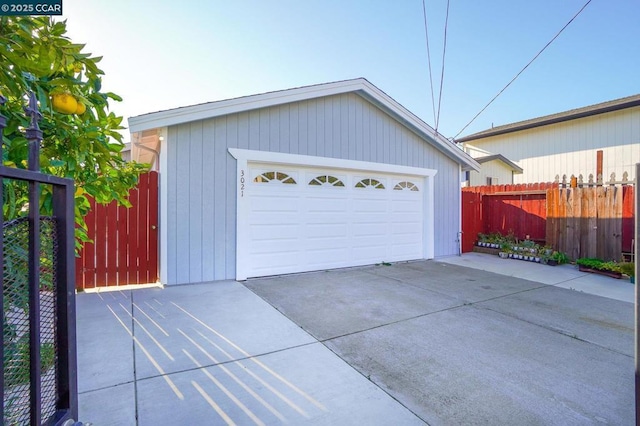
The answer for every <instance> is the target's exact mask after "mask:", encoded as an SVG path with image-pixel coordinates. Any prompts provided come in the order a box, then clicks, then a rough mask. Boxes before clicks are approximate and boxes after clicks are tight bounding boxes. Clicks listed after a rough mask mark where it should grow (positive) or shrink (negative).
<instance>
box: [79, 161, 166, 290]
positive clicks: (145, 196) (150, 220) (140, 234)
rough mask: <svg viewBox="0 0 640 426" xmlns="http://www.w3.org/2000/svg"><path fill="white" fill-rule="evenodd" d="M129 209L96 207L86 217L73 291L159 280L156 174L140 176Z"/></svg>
mask: <svg viewBox="0 0 640 426" xmlns="http://www.w3.org/2000/svg"><path fill="white" fill-rule="evenodd" d="M128 199H129V202H130V203H131V204H132V207H130V208H126V207H123V206H118V205H117V203H116V202H112V203H110V204H108V205H97V204H96V203H95V201H94V200H90V203H91V211H90V212H89V214H88V215H87V216H86V217H85V222H86V224H87V228H88V232H87V233H88V236H89V238H90V239H91V240H93V243H86V244H84V246H83V248H82V249H81V250H80V256H79V257H78V258H77V259H76V288H77V289H79V290H81V289H86V288H92V287H105V286H121V285H127V284H144V283H150V282H155V281H157V279H158V231H157V227H158V174H157V172H149V173H147V174H143V175H141V176H140V180H139V183H138V186H137V188H134V189H132V190H131V191H130V192H129V197H128Z"/></svg>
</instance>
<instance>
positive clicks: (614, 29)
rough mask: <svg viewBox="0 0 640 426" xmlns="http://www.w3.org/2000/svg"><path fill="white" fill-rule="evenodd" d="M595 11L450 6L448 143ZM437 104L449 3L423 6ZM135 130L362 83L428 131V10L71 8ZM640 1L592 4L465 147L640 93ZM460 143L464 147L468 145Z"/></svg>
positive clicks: (267, 4)
mask: <svg viewBox="0 0 640 426" xmlns="http://www.w3.org/2000/svg"><path fill="white" fill-rule="evenodd" d="M585 2H586V0H537V1H525V0H519V1H514V0H486V1H462V0H451V5H450V11H449V25H448V29H447V31H448V36H447V37H448V38H447V50H446V59H445V74H444V86H443V90H442V101H441V110H440V124H439V129H438V130H439V132H440V133H442V134H443V135H444V136H446V137H453V136H455V135H456V134H457V133H458V132H459V131H460V130H461V129H462V127H463V126H464V125H466V124H467V123H468V122H469V121H470V120H471V119H472V118H473V116H474V115H475V114H476V113H477V112H478V111H479V110H480V109H481V108H482V107H483V106H484V105H485V104H486V103H487V102H488V101H489V100H490V99H491V98H492V97H493V96H494V95H495V94H497V93H498V91H499V90H500V89H501V88H502V87H503V86H504V85H505V84H506V83H508V82H509V80H511V79H512V78H513V77H514V76H515V74H516V73H517V72H518V71H519V70H520V69H521V68H522V67H523V66H524V65H525V64H526V63H527V62H528V61H529V60H530V59H531V58H532V57H533V56H534V55H535V54H536V53H537V52H538V51H539V50H540V49H541V48H542V47H543V46H544V45H545V44H546V43H547V42H548V41H549V40H550V39H551V38H552V37H553V36H554V35H555V34H556V32H557V31H559V30H560V28H562V26H564V25H565V24H566V23H567V22H568V21H569V19H571V17H572V16H573V15H574V14H575V13H576V12H577V11H578V10H579V9H580V8H581V7H582V6H583V5H584V3H585ZM426 7H427V19H428V26H429V43H430V49H431V61H432V62H431V66H432V71H433V83H434V90H435V92H436V93H435V96H436V107H437V102H438V99H437V97H438V88H439V84H440V71H441V65H442V50H443V49H442V47H443V33H444V23H445V10H446V0H426ZM63 11H64V18H65V19H67V23H68V30H69V32H68V35H69V36H70V37H71V38H72V39H73V41H74V42H77V43H86V44H87V48H86V50H87V51H88V52H91V53H93V54H95V55H101V56H104V59H103V61H102V62H101V67H102V69H103V70H104V71H105V73H106V76H105V78H104V82H103V87H104V88H105V89H107V90H110V91H113V92H115V93H118V94H119V95H121V96H122V97H123V98H124V101H123V102H122V103H116V104H114V105H113V108H112V109H113V110H114V111H115V112H116V113H118V114H120V115H124V116H125V118H128V117H130V116H135V115H140V114H144V113H148V112H154V111H159V110H163V109H169V108H176V107H180V106H186V105H192V104H196V103H202V102H209V101H216V100H222V99H229V98H234V97H238V96H245V95H251V94H257V93H264V92H269V91H274V90H281V89H288V88H292V87H299V86H304V85H310V84H318V83H325V82H331V81H338V80H344V79H350V78H356V77H365V78H366V79H368V80H369V81H370V82H371V83H373V84H374V85H376V86H377V87H379V88H380V89H381V90H383V91H384V92H386V93H387V94H388V95H389V96H391V97H392V98H394V99H395V100H396V101H398V102H399V103H401V104H402V105H403V106H404V107H406V108H407V109H409V110H410V111H412V112H413V113H414V114H416V115H417V116H419V117H420V118H421V119H423V120H424V121H425V122H427V123H428V124H429V125H431V126H432V127H435V126H434V124H435V123H434V113H433V109H432V102H431V92H430V88H429V87H430V86H429V71H428V61H427V53H426V42H425V28H424V23H423V15H422V0H386V1H379V0H322V1H319V0H233V1H231V0H208V1H205V0H200V1H197V0H182V1H179V0H176V1H151V0H64V1H63ZM639 19H640V1H638V0H592V2H591V4H590V5H589V6H587V8H586V9H585V10H584V11H583V12H582V14H581V15H580V16H579V17H578V18H576V20H575V21H574V22H573V23H572V24H571V25H570V26H569V27H568V28H567V29H566V30H565V31H564V33H563V34H562V35H560V37H559V38H558V39H557V40H556V41H555V42H554V43H553V44H551V46H550V47H549V48H548V49H547V50H546V51H545V52H544V53H543V54H542V55H541V56H540V57H539V58H538V59H537V60H536V62H534V63H533V65H531V67H529V68H528V69H527V71H525V72H524V73H523V74H522V75H521V76H520V78H519V79H518V80H517V81H516V82H515V83H514V84H513V85H512V86H511V87H510V88H509V89H507V91H506V92H505V93H504V94H503V95H502V96H500V97H499V98H498V99H497V100H496V101H495V102H494V103H493V104H492V106H490V107H489V108H488V109H487V110H486V111H485V112H484V113H483V114H482V115H481V116H480V117H479V118H478V119H477V120H476V121H475V122H474V123H473V124H472V125H471V126H469V127H468V128H467V130H465V131H464V133H463V134H462V135H466V134H470V133H473V132H476V131H480V130H484V129H486V128H490V127H491V125H492V124H494V125H496V126H498V125H501V124H506V123H510V122H514V121H520V120H525V119H528V118H534V117H538V116H541V115H546V114H551V113H555V112H560V111H564V110H568V109H572V108H578V107H582V106H586V105H591V104H594V103H598V102H604V101H607V100H611V99H616V98H621V97H624V96H629V95H634V94H637V93H640V25H639V24H638V22H639ZM462 135H461V136H462Z"/></svg>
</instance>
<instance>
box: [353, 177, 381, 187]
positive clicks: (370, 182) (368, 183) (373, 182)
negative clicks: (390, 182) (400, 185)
mask: <svg viewBox="0 0 640 426" xmlns="http://www.w3.org/2000/svg"><path fill="white" fill-rule="evenodd" d="M369 187H371V188H375V189H384V185H383V184H382V182H380V181H379V180H377V179H362V180H361V181H360V182H358V183H356V188H369Z"/></svg>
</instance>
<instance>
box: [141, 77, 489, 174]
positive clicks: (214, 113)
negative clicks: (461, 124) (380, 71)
mask: <svg viewBox="0 0 640 426" xmlns="http://www.w3.org/2000/svg"><path fill="white" fill-rule="evenodd" d="M345 93H356V94H358V95H359V96H361V97H363V98H365V99H367V100H368V101H369V102H372V103H373V104H374V105H376V106H378V107H380V108H381V109H383V110H384V111H386V112H387V113H388V114H390V115H392V116H393V117H394V118H395V119H397V120H399V121H400V122H402V123H403V124H404V125H405V126H407V127H409V128H410V129H412V130H413V131H414V132H416V133H417V134H418V135H419V136H420V137H421V138H422V139H424V140H426V141H429V143H431V144H433V145H434V146H435V147H436V148H438V149H439V150H441V151H442V152H443V153H445V154H446V155H447V156H449V157H450V158H452V159H454V160H455V161H457V162H458V163H459V164H461V165H462V168H463V170H476V171H479V170H480V165H479V164H478V163H477V162H476V161H475V160H474V159H473V158H471V156H469V155H468V154H467V153H465V152H464V151H462V150H461V149H459V148H458V147H457V146H456V145H455V144H454V143H453V142H451V141H449V140H448V139H446V138H445V137H444V136H442V135H440V134H439V133H437V132H436V131H435V130H434V129H433V128H432V127H431V126H429V125H428V124H426V123H425V122H424V121H423V120H421V119H420V118H419V117H417V116H416V115H415V114H413V113H412V112H410V111H409V110H407V109H406V108H405V107H403V106H402V105H401V104H399V103H398V102H397V101H395V100H394V99H393V98H392V97H390V96H389V95H387V94H386V93H385V92H383V91H382V90H380V89H379V88H378V87H376V86H375V85H373V84H372V83H371V82H369V81H368V80H367V79H365V78H363V77H359V78H355V79H350V80H341V81H335V82H331V83H322V84H316V85H311V86H302V87H297V88H293V89H286V90H279V91H273V92H266V93H262V94H257V95H250V96H243V97H239V98H233V99H227V100H221V101H214V102H207V103H203V104H197V105H191V106H184V107H179V108H173V109H169V110H164V111H157V112H152V113H148V114H143V115H139V116H136V117H130V118H129V130H130V132H131V133H136V132H142V131H145V130H150V129H158V128H162V127H168V126H174V125H178V124H183V123H188V122H192V121H198V120H205V119H209V118H215V117H220V116H223V115H228V114H234V113H239V112H245V111H250V110H255V109H260V108H267V107H272V106H277V105H282V104H286V103H292V102H298V101H304V100H309V99H315V98H320V97H325V96H332V95H339V94H345Z"/></svg>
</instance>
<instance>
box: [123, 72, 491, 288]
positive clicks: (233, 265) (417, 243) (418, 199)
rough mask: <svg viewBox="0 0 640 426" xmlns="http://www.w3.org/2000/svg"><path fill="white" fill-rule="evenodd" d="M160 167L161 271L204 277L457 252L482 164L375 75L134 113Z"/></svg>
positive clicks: (174, 276)
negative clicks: (464, 201)
mask: <svg viewBox="0 0 640 426" xmlns="http://www.w3.org/2000/svg"><path fill="white" fill-rule="evenodd" d="M129 126H130V131H131V133H132V139H131V140H132V142H133V143H132V156H133V159H134V160H140V159H142V158H146V159H147V161H149V160H151V161H155V162H157V163H158V164H159V167H158V168H159V173H160V200H161V201H160V259H161V261H160V277H161V282H162V283H164V284H181V283H195V282H202V281H211V280H223V279H238V280H244V279H246V278H248V277H255V276H267V275H276V274H284V273H295V272H303V271H312V270H323V269H330V268H339V267H348V266H355V265H367V264H374V263H380V262H389V261H402V260H412V259H430V258H433V257H434V256H445V255H452V254H457V253H458V250H459V242H458V241H457V240H458V239H459V234H458V233H459V231H460V228H461V224H460V215H461V211H460V196H461V195H460V179H459V176H460V174H461V172H463V171H465V170H479V168H480V166H479V164H478V163H477V162H476V161H474V160H473V159H472V158H471V157H470V156H468V155H467V154H465V153H464V152H463V151H462V150H460V149H459V148H458V147H457V146H455V144H453V143H451V142H449V141H447V140H446V139H445V138H443V137H442V136H440V135H438V134H437V133H436V132H435V131H434V130H433V129H432V128H431V127H429V126H428V125H427V124H425V123H424V122H422V121H421V120H420V119H418V118H417V117H416V116H415V115H413V114H412V113H411V112H409V111H408V110H406V109H405V108H404V107H402V106H401V105H400V104H398V103H397V102H396V101H394V100H393V99H391V98H390V97H389V96H387V95H386V94H385V93H384V92H382V91H381V90H380V89H378V88H377V87H375V86H373V85H372V84H371V83H369V82H368V81H367V80H364V79H355V80H347V81H341V82H335V83H328V84H321V85H315V86H308V87H301V88H296V89H291V90H284V91H279V92H272V93H265V94H260V95H255V96H248V97H242V98H237V99H231V100H225V101H219V102H211V103H206V104H200V105H194V106H188V107H183V108H176V109H171V110H167V111H160V112H154V113H150V114H145V115H141V116H137V117H132V118H130V119H129Z"/></svg>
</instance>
